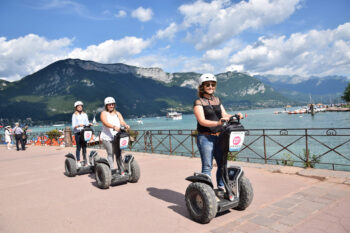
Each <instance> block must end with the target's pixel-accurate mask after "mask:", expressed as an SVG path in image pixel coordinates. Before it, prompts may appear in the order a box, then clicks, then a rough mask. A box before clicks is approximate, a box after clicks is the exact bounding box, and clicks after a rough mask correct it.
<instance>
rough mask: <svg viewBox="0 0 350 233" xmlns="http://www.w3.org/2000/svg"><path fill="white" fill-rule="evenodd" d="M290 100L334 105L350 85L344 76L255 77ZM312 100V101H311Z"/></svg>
mask: <svg viewBox="0 0 350 233" xmlns="http://www.w3.org/2000/svg"><path fill="white" fill-rule="evenodd" d="M254 77H255V78H257V79H259V80H261V81H262V82H264V83H265V84H267V85H268V86H271V87H273V88H274V89H275V90H277V91H278V92H280V93H281V94H283V95H284V96H286V97H287V98H290V99H295V100H297V101H300V102H304V103H309V102H310V101H312V102H325V103H332V102H334V101H336V100H339V99H340V96H341V95H342V94H343V93H344V90H345V88H346V86H347V84H348V83H349V81H350V80H349V79H347V78H346V77H344V76H326V77H310V78H308V79H306V80H304V79H302V78H301V77H299V76H276V75H268V76H254ZM310 99H311V100H310Z"/></svg>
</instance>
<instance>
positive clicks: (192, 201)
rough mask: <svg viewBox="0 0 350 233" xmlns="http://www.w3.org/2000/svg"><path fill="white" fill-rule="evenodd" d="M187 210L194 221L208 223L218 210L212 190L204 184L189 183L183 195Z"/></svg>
mask: <svg viewBox="0 0 350 233" xmlns="http://www.w3.org/2000/svg"><path fill="white" fill-rule="evenodd" d="M185 201H186V206H187V210H188V212H189V213H190V215H191V217H192V218H193V219H194V221H196V222H199V223H203V224H204V223H209V222H210V221H211V220H212V219H213V218H214V217H215V216H216V213H217V210H218V206H217V202H216V196H215V193H214V190H213V189H212V188H211V187H210V186H209V185H207V184H204V183H199V182H195V183H191V184H190V185H189V186H188V187H187V189H186V194H185Z"/></svg>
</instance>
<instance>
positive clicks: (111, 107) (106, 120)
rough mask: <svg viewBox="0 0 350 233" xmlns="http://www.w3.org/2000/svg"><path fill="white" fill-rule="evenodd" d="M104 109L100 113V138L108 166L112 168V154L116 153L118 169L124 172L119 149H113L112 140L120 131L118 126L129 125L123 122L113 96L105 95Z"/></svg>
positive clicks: (126, 126)
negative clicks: (105, 152)
mask: <svg viewBox="0 0 350 233" xmlns="http://www.w3.org/2000/svg"><path fill="white" fill-rule="evenodd" d="M104 105H105V111H103V112H102V113H101V121H102V124H103V125H102V132H101V139H102V143H103V145H104V146H105V148H106V151H107V155H108V156H107V159H108V163H109V165H110V168H111V169H113V168H114V156H113V155H114V154H115V155H116V160H117V165H118V169H120V172H121V174H123V172H124V167H123V161H122V156H121V151H120V150H118V151H115V149H114V146H113V144H112V141H113V139H114V136H115V135H116V134H117V133H118V132H119V131H120V127H121V126H124V127H125V128H126V129H129V128H130V126H129V125H128V124H126V123H125V121H124V118H123V116H122V114H121V113H120V112H118V111H117V110H116V109H115V106H116V103H115V99H114V98H113V97H107V98H105V100H104Z"/></svg>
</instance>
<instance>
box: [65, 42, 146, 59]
mask: <svg viewBox="0 0 350 233" xmlns="http://www.w3.org/2000/svg"><path fill="white" fill-rule="evenodd" d="M149 44H150V42H149V41H147V40H143V39H142V38H136V37H124V38H123V39H120V40H107V41H105V42H103V43H101V44H99V45H90V46H89V47H87V48H86V49H81V48H76V49H74V50H73V51H72V52H71V53H70V54H69V55H68V56H69V57H70V58H79V59H83V60H93V61H96V62H102V63H112V62H115V61H119V60H121V59H125V58H128V57H130V56H133V55H136V54H139V53H141V52H142V50H143V49H145V48H147V47H148V46H149Z"/></svg>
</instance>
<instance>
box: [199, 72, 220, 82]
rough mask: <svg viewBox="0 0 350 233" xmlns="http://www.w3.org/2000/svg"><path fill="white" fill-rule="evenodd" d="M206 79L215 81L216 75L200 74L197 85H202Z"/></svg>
mask: <svg viewBox="0 0 350 233" xmlns="http://www.w3.org/2000/svg"><path fill="white" fill-rule="evenodd" d="M208 81H212V82H216V77H215V76H214V75H213V74H209V73H208V74H202V75H201V76H200V77H199V85H202V84H203V83H204V82H208Z"/></svg>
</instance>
